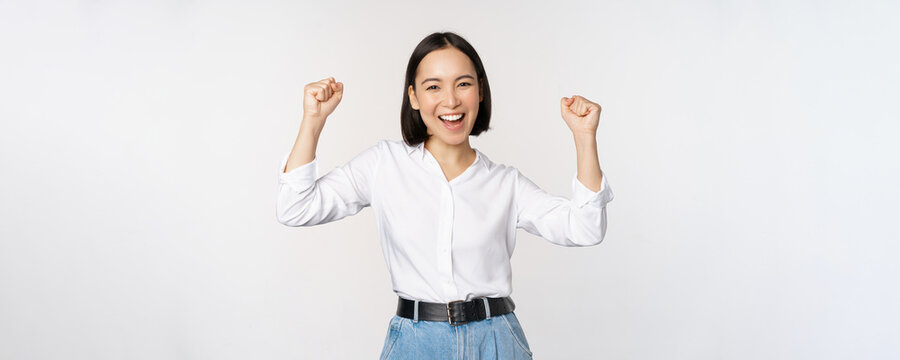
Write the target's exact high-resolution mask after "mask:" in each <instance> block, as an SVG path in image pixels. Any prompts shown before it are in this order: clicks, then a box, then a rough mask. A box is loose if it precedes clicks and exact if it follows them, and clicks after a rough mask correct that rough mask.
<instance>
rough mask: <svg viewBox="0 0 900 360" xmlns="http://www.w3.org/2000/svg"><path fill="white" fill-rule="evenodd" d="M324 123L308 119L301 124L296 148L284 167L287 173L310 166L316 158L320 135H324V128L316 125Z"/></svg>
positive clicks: (295, 143)
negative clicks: (303, 166) (302, 166)
mask: <svg viewBox="0 0 900 360" xmlns="http://www.w3.org/2000/svg"><path fill="white" fill-rule="evenodd" d="M322 122H323V121H312V120H311V119H310V120H308V119H306V118H304V119H303V122H302V123H301V124H300V131H299V133H298V134H297V140H296V141H295V142H294V147H293V149H292V150H291V154H290V156H288V161H287V164H286V165H285V167H284V172H285V173H286V172H289V171H291V170H293V169H296V168H298V167H300V166H301V165H305V164H309V163H310V162H311V161H313V159H315V158H316V147H317V146H318V144H319V134H321V133H322V128H321V127H318V126H316V124H320V123H322Z"/></svg>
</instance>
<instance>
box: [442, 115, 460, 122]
mask: <svg viewBox="0 0 900 360" xmlns="http://www.w3.org/2000/svg"><path fill="white" fill-rule="evenodd" d="M438 117H439V118H441V120H446V121H456V120H459V119H462V117H463V114H458V115H446V116H445V115H441V116H438Z"/></svg>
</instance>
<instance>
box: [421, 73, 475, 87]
mask: <svg viewBox="0 0 900 360" xmlns="http://www.w3.org/2000/svg"><path fill="white" fill-rule="evenodd" d="M463 78H469V79H472V81H475V77H474V76H472V75H460V76H459V77H458V78H456V81H459V79H463ZM429 81H441V79H438V78H427V79H425V80H422V85H425V83H427V82H429Z"/></svg>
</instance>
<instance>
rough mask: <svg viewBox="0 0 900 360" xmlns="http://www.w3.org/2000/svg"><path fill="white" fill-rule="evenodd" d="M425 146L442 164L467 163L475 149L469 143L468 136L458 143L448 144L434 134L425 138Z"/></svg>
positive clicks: (470, 160)
mask: <svg viewBox="0 0 900 360" xmlns="http://www.w3.org/2000/svg"><path fill="white" fill-rule="evenodd" d="M425 148H426V149H428V152H430V153H431V155H432V156H434V158H435V159H437V160H438V162H439V163H442V164H468V163H471V162H472V157H473V156H475V151H474V150H472V146H470V145H469V138H466V141H463V142H461V143H459V144H456V145H450V144H447V143H445V142H443V141H441V140H440V139H438V138H437V137H435V136H430V137H429V138H428V140H425Z"/></svg>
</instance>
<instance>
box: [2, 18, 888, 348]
mask: <svg viewBox="0 0 900 360" xmlns="http://www.w3.org/2000/svg"><path fill="white" fill-rule="evenodd" d="M849 4H850V2H847V1H691V2H681V3H675V2H671V1H616V2H612V1H603V2H601V1H592V2H583V3H579V2H571V1H569V2H561V3H558V4H550V3H543V2H515V3H510V4H507V5H500V4H492V3H490V2H487V1H470V2H466V1H452V2H450V1H448V2H433V3H428V2H423V1H408V2H404V3H396V4H387V3H382V2H371V3H369V2H365V3H364V2H360V3H337V2H332V1H316V2H308V3H302V2H297V1H254V2H250V1H245V2H237V1H231V2H228V1H156V2H140V3H138V2H133V3H129V2H114V1H57V2H47V1H13V2H10V1H0V119H2V123H0V171H2V177H0V219H2V220H0V221H2V226H0V239H2V241H0V339H2V341H0V358H2V359H63V358H64V359H320V358H328V359H364V358H366V359H372V358H376V357H377V356H378V354H379V353H380V351H381V347H382V344H383V341H384V336H385V334H386V332H387V325H388V320H389V319H390V317H391V316H392V315H393V311H394V310H395V307H396V297H395V295H394V294H393V292H392V291H391V285H390V279H389V277H388V272H387V270H386V267H385V265H384V260H383V258H382V256H381V252H380V248H379V244H378V241H377V239H376V238H375V223H374V218H373V216H372V213H371V210H369V209H365V210H363V211H362V212H361V213H360V214H358V215H356V216H353V217H350V218H347V219H344V220H342V221H339V222H336V223H331V224H327V225H321V226H316V227H310V228H290V227H285V226H283V225H281V224H279V223H278V222H277V221H276V220H275V193H276V190H277V187H276V174H277V172H278V170H279V169H278V168H277V167H278V162H279V160H280V158H281V156H283V154H284V153H285V152H287V151H289V150H290V147H291V145H292V144H293V141H294V139H295V137H296V133H297V130H298V128H299V122H300V116H301V102H300V100H301V90H302V88H303V85H304V84H306V83H308V82H312V81H316V80H320V79H322V78H325V77H328V76H335V77H336V78H337V79H338V80H339V81H343V82H344V83H345V84H346V90H345V95H344V98H343V101H342V103H341V105H340V106H339V107H338V109H337V110H336V111H335V113H334V114H333V115H332V116H331V117H330V118H329V120H328V124H327V126H326V128H325V131H324V133H323V135H322V139H321V141H320V145H319V150H318V156H319V159H320V169H321V170H322V171H323V173H324V171H328V170H330V169H331V168H333V167H335V166H338V165H340V164H343V163H344V162H346V161H348V160H349V159H351V158H352V156H354V155H355V154H357V153H358V152H360V151H362V150H363V149H365V148H366V147H368V146H371V145H373V144H375V143H376V142H377V141H378V140H379V139H394V140H400V139H401V135H400V128H399V109H400V102H401V96H402V91H403V73H404V70H405V68H406V64H407V60H408V59H409V55H410V54H411V52H412V50H413V48H414V47H415V45H416V44H417V43H418V42H419V40H421V39H422V38H423V37H425V36H426V35H428V34H429V33H431V32H433V31H454V32H457V33H458V34H460V35H462V36H463V37H465V38H466V39H468V40H469V41H470V42H471V43H472V44H473V45H474V46H475V48H476V49H477V51H478V52H479V54H480V55H481V57H482V59H483V61H484V64H485V68H486V70H487V74H488V77H489V80H490V83H491V86H492V90H493V106H494V112H493V118H492V127H493V128H492V130H491V131H488V132H486V133H484V134H483V135H482V136H480V137H478V138H472V144H473V146H475V147H477V148H478V149H479V150H481V151H483V152H484V153H485V154H487V155H488V156H489V157H490V158H491V159H492V160H493V161H495V162H498V163H505V164H509V165H512V166H516V167H518V168H519V169H520V170H521V171H522V172H523V173H524V174H526V175H527V176H529V177H530V178H531V179H532V180H534V181H535V182H536V183H537V184H538V185H540V186H541V187H543V188H544V189H545V190H547V191H549V192H551V193H555V194H560V195H564V196H569V195H570V194H569V191H570V190H569V187H570V181H571V176H572V174H574V172H575V152H574V145H573V141H572V138H571V136H570V135H571V134H570V132H569V130H568V128H567V127H566V126H565V123H564V122H563V120H562V119H561V117H560V115H559V98H560V97H562V96H570V95H572V94H580V95H583V96H585V97H587V98H588V99H590V100H593V101H595V102H598V103H599V104H601V105H602V106H603V112H602V115H601V125H600V129H599V134H598V141H599V148H600V149H599V151H600V161H601V166H602V168H603V169H604V171H605V172H606V174H607V176H608V179H609V181H610V185H611V187H612V188H613V190H614V191H615V193H616V199H615V200H614V201H613V202H612V203H610V205H609V208H608V211H609V230H608V233H607V238H606V240H605V241H604V242H603V243H602V244H601V245H599V246H596V247H590V248H564V247H559V246H555V245H552V244H550V243H549V242H546V241H544V240H542V239H540V238H538V237H534V236H532V235H530V234H528V233H525V232H524V231H520V232H519V237H518V246H517V249H516V252H515V255H514V257H513V269H514V272H513V273H514V283H513V285H514V291H513V298H514V299H515V300H516V303H517V305H518V309H517V311H516V313H517V314H518V316H519V319H520V320H521V321H522V325H523V326H524V329H525V332H526V334H527V336H528V340H529V342H530V343H531V348H532V350H534V352H535V355H536V356H537V357H538V358H542V359H848V358H854V359H891V358H898V357H900V343H898V342H897V339H898V338H900V330H898V325H897V324H898V322H900V309H898V306H897V304H898V302H900V290H898V286H897V275H898V274H900V266H898V265H897V260H898V254H900V246H898V244H897V240H898V239H900V236H898V235H900V231H898V229H897V227H896V225H895V224H896V223H894V221H896V219H897V217H898V215H900V211H898V205H897V204H898V201H900V186H898V180H900V176H898V175H900V162H898V160H897V154H898V153H900V146H898V145H897V143H896V142H895V141H896V138H897V136H898V133H900V131H898V130H900V121H898V120H900V110H898V107H897V100H898V98H900V91H898V87H900V86H898V84H900V71H898V66H897V64H900V49H898V43H900V41H898V40H897V39H898V34H900V25H898V22H897V21H896V19H897V16H898V15H900V5H898V4H897V3H896V2H889V1H883V2H878V1H868V2H855V3H854V4H853V5H852V6H851V5H849ZM320 175H321V174H320Z"/></svg>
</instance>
